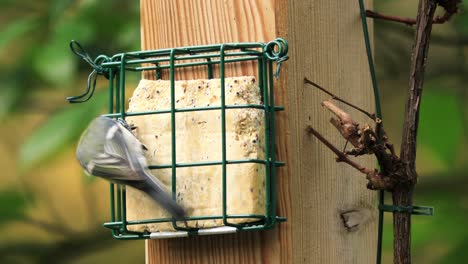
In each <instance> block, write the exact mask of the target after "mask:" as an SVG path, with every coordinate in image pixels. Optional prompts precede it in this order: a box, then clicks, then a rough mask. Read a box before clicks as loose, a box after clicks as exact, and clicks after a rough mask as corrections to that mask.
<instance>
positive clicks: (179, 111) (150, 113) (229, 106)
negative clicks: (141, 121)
mask: <svg viewBox="0 0 468 264" xmlns="http://www.w3.org/2000/svg"><path fill="white" fill-rule="evenodd" d="M243 108H253V109H264V106H263V105H257V104H247V105H226V109H243ZM174 110H175V112H176V113H183V112H199V111H210V110H221V106H203V107H192V108H175V109H174ZM171 111H172V110H171V109H164V110H156V111H145V112H126V113H125V116H141V115H154V114H169V113H171ZM103 116H107V117H120V113H115V114H105V115H103Z"/></svg>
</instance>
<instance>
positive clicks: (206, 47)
mask: <svg viewBox="0 0 468 264" xmlns="http://www.w3.org/2000/svg"><path fill="white" fill-rule="evenodd" d="M221 46H224V49H225V50H226V49H227V50H232V49H240V48H244V49H247V48H262V49H263V47H265V43H261V42H243V43H226V44H216V45H203V46H190V47H183V48H180V47H179V48H175V49H170V48H169V49H159V50H148V51H133V52H127V53H126V54H127V56H130V57H137V58H139V57H142V56H148V57H149V56H162V55H170V53H171V52H172V50H177V51H178V52H179V53H197V52H200V53H202V52H210V51H216V50H220V49H221ZM121 55H122V53H118V54H116V55H114V56H113V57H112V60H114V58H116V57H117V58H118V57H120V56H121Z"/></svg>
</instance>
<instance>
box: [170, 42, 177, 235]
mask: <svg viewBox="0 0 468 264" xmlns="http://www.w3.org/2000/svg"><path fill="white" fill-rule="evenodd" d="M175 52H176V50H175V49H171V50H170V71H169V79H170V81H171V173H172V199H173V200H176V193H177V180H176V178H177V169H176V162H177V160H176V158H177V152H176V151H177V148H176V144H177V143H176V133H175V132H176V123H175V120H176V116H175V113H176V111H175V104H176V102H175V65H174V61H175ZM172 226H173V227H174V229H176V230H177V229H179V228H178V226H177V223H176V221H175V219H172Z"/></svg>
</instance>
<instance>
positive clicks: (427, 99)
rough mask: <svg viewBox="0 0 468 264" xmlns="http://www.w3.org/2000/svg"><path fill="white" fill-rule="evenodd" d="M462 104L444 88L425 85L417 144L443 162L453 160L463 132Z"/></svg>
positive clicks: (450, 162)
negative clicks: (427, 149) (424, 147)
mask: <svg viewBox="0 0 468 264" xmlns="http://www.w3.org/2000/svg"><path fill="white" fill-rule="evenodd" d="M462 110H463V109H462V107H461V105H460V103H459V99H458V98H457V95H456V94H455V93H454V92H453V91H450V90H448V89H445V90H443V89H438V88H436V87H430V86H426V90H425V91H424V97H423V100H422V102H421V112H420V117H419V120H420V124H419V128H418V144H420V145H422V146H427V147H429V149H430V150H431V151H433V152H434V153H435V154H436V155H438V157H439V158H440V159H442V160H443V161H444V162H445V163H446V164H447V165H453V162H454V161H455V160H456V157H455V155H456V154H457V148H458V146H459V142H460V140H461V137H462V134H463V126H462V123H463V117H462V114H461V113H462Z"/></svg>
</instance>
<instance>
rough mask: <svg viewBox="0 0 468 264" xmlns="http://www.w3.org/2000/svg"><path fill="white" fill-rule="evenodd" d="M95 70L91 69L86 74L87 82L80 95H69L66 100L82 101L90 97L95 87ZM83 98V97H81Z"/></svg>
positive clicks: (72, 101)
mask: <svg viewBox="0 0 468 264" xmlns="http://www.w3.org/2000/svg"><path fill="white" fill-rule="evenodd" d="M97 75H98V73H97V71H96V70H93V71H92V72H91V73H90V74H89V76H88V82H87V84H86V91H85V92H84V93H83V94H81V95H76V96H69V97H67V100H68V102H69V103H72V104H73V103H83V102H86V101H88V100H89V99H91V97H92V96H93V94H94V90H95V89H96V80H97ZM82 98H84V99H82Z"/></svg>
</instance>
